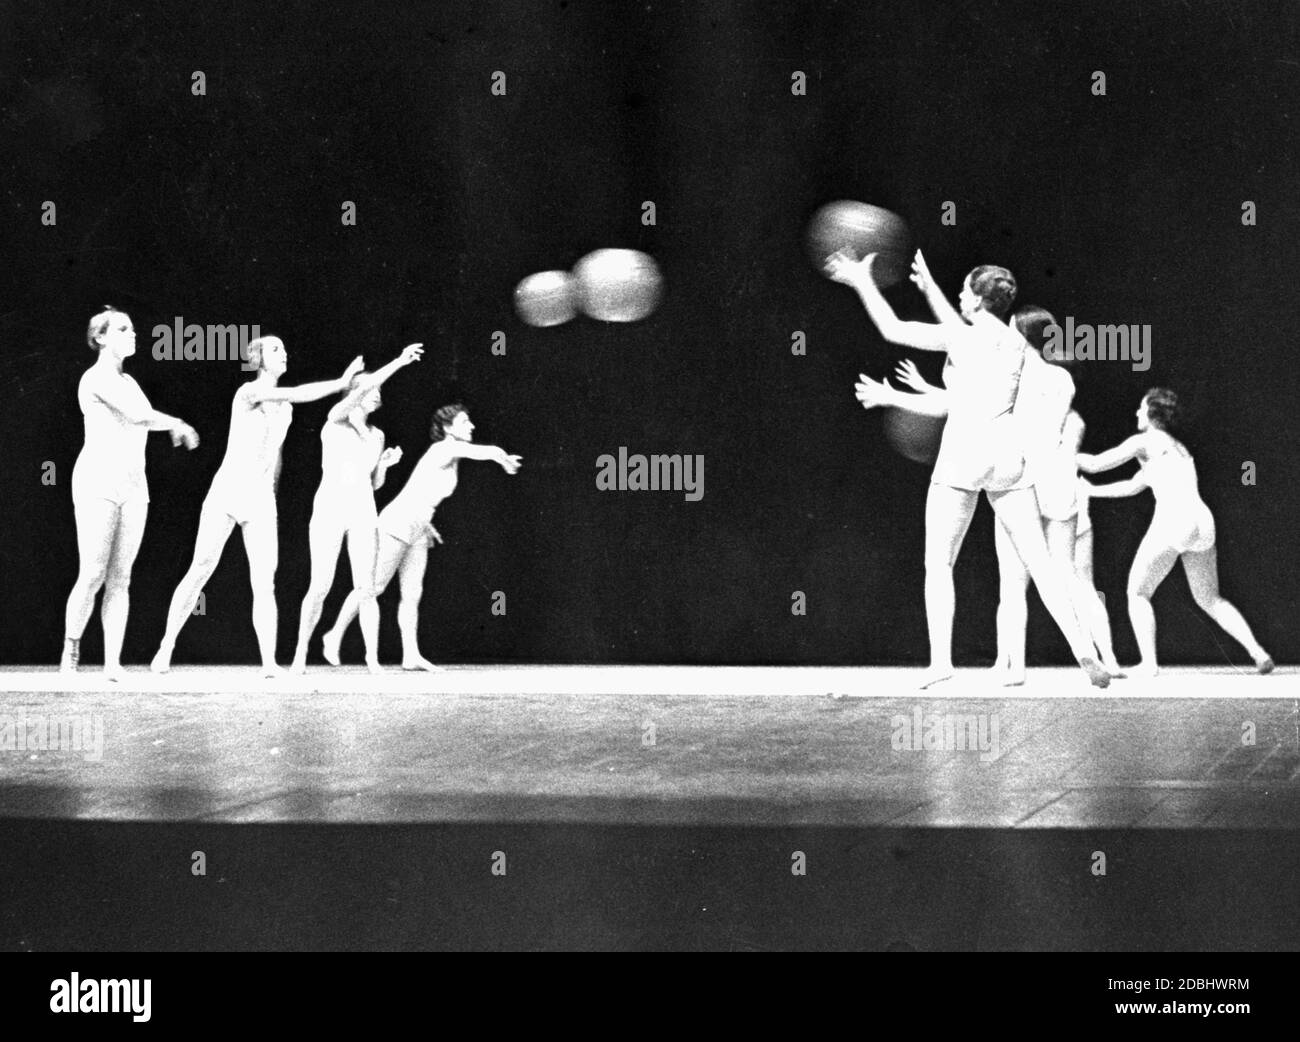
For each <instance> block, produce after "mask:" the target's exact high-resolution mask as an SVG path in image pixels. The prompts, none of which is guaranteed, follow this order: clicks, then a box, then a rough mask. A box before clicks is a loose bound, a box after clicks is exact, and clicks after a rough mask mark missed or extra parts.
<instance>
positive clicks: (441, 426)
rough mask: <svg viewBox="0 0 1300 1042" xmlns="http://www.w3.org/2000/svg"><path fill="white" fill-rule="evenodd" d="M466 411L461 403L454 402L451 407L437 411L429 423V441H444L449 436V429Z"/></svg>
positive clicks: (446, 406)
mask: <svg viewBox="0 0 1300 1042" xmlns="http://www.w3.org/2000/svg"><path fill="white" fill-rule="evenodd" d="M464 411H465V406H463V405H461V404H460V402H453V403H452V404H451V405H444V406H442V408H440V409H435V410H434V412H433V419H432V420H431V421H430V423H429V440H430V441H442V439H443V438H445V437H446V436H447V428H448V427H450V426H451V425H452V423H454V422H455V420H456V417H457V416H459V415H460V414H461V413H463V412H464Z"/></svg>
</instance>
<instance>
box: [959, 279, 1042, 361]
mask: <svg viewBox="0 0 1300 1042" xmlns="http://www.w3.org/2000/svg"><path fill="white" fill-rule="evenodd" d="M972 288H973V287H972ZM1011 321H1012V323H1013V324H1014V325H1015V327H1016V331H1017V332H1018V333H1019V334H1020V335H1021V336H1022V337H1024V338H1025V339H1026V340H1027V341H1029V346H1030V347H1032V348H1034V349H1035V350H1036V351H1042V349H1043V345H1044V344H1045V343H1047V329H1048V327H1049V326H1054V325H1056V319H1055V318H1054V317H1053V316H1052V313H1051V312H1050V311H1048V310H1047V309H1046V308H1040V307H1039V306H1038V305H1037V304H1025V305H1024V306H1023V307H1019V308H1016V313H1015V314H1014V315H1012V316H1011Z"/></svg>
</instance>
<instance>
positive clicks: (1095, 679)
mask: <svg viewBox="0 0 1300 1042" xmlns="http://www.w3.org/2000/svg"><path fill="white" fill-rule="evenodd" d="M1079 665H1081V666H1082V667H1083V671H1084V672H1085V673H1087V674H1088V683H1090V684H1091V685H1092V686H1093V687H1099V688H1101V689H1102V690H1103V691H1105V690H1106V688H1108V687H1110V674H1109V673H1107V672H1106V670H1105V669H1103V668H1102V665H1101V663H1100V662H1098V661H1097V660H1096V659H1095V658H1093V657H1092V656H1091V655H1085V656H1084V657H1083V658H1081V659H1079Z"/></svg>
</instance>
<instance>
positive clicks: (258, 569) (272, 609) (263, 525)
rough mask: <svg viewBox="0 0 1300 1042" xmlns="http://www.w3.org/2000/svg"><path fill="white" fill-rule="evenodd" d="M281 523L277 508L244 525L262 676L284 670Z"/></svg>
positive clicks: (245, 550)
mask: <svg viewBox="0 0 1300 1042" xmlns="http://www.w3.org/2000/svg"><path fill="white" fill-rule="evenodd" d="M279 529H280V526H279V519H278V518H277V516H276V514H275V512H274V511H264V512H261V513H259V514H258V515H256V516H255V517H252V518H250V519H249V520H248V521H246V522H245V523H244V525H243V531H244V552H245V553H246V554H247V555H248V581H249V584H250V585H251V586H252V588H253V632H255V633H256V634H257V650H258V653H259V654H260V655H261V656H262V676H264V677H276V676H279V675H280V674H281V673H283V672H284V670H282V669H281V668H280V667H279V666H278V665H276V662H275V638H276V633H277V630H278V628H279V621H280V615H279V610H278V609H277V607H276V603H275V570H276V568H277V567H279V564H280V530H279Z"/></svg>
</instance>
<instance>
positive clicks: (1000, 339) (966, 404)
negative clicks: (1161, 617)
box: [827, 253, 1110, 688]
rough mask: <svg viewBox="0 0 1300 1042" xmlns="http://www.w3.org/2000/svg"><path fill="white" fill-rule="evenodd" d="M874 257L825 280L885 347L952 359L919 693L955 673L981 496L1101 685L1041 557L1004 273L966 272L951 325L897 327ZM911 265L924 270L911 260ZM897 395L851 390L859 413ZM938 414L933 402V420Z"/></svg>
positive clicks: (1070, 608) (930, 536)
mask: <svg viewBox="0 0 1300 1042" xmlns="http://www.w3.org/2000/svg"><path fill="white" fill-rule="evenodd" d="M874 260H875V254H873V253H869V254H867V255H866V256H865V257H863V258H862V260H861V261H854V260H853V259H852V258H851V257H849V256H847V255H846V254H842V253H841V254H835V255H834V256H832V257H831V258H830V259H829V260H828V262H827V273H828V274H829V275H830V276H831V277H832V278H833V279H835V280H836V281H839V282H843V283H845V284H846V285H849V286H852V287H853V288H854V289H856V290H857V292H858V296H859V297H860V298H861V300H862V303H863V305H864V306H865V307H866V309H867V314H868V315H869V316H870V317H871V319H872V321H873V322H874V323H875V325H876V327H877V328H878V329H879V330H880V333H881V335H882V336H883V337H884V338H885V339H886V340H889V341H890V342H892V343H895V344H899V345H901V346H904V347H912V348H917V349H920V350H926V351H946V352H947V353H948V356H949V359H950V360H951V362H952V365H951V367H950V368H949V371H948V376H947V381H948V394H947V414H948V421H947V423H946V424H945V426H944V432H943V438H942V441H941V443H940V447H939V455H938V458H937V460H936V461H935V466H934V472H933V474H932V475H931V478H930V491H929V495H928V497H927V499H926V516H925V543H926V548H925V605H926V622H927V628H928V631H929V638H930V668H929V669H928V670H927V671H926V673H925V674H924V675H923V676H922V678H921V686H922V687H929V686H930V685H931V684H934V683H938V682H940V681H943V680H947V679H948V678H949V677H951V676H952V675H953V672H954V671H953V664H952V620H953V612H954V607H955V604H954V600H955V595H954V590H953V566H954V565H955V563H956V560H957V555H958V552H959V551H960V549H961V545H962V541H963V539H964V538H965V536H966V531H967V529H968V528H969V527H970V521H971V517H972V515H973V514H974V512H975V506H976V503H977V502H978V499H979V494H980V492H981V491H982V492H984V493H985V495H987V496H988V499H989V503H990V504H991V505H992V507H993V510H994V513H995V514H996V515H997V517H998V520H999V521H1000V522H1001V523H1002V524H1003V525H1005V526H1006V529H1007V533H1008V535H1009V536H1010V538H1011V542H1012V545H1013V546H1014V548H1015V550H1016V552H1017V554H1018V555H1019V556H1020V559H1021V560H1022V561H1024V562H1025V565H1026V567H1027V568H1028V569H1029V573H1030V575H1031V576H1032V577H1033V580H1034V583H1035V585H1036V586H1037V587H1038V590H1039V594H1040V596H1041V597H1042V600H1043V603H1044V604H1045V605H1046V607H1047V610H1048V611H1049V612H1050V613H1051V615H1052V618H1053V619H1054V620H1055V622H1056V624H1057V626H1058V627H1060V629H1061V632H1062V633H1063V634H1064V635H1065V638H1066V640H1067V641H1068V642H1069V645H1070V649H1071V651H1072V652H1073V653H1074V656H1075V658H1076V660H1077V661H1078V663H1079V665H1080V666H1081V667H1082V668H1083V669H1084V671H1085V672H1086V673H1087V674H1088V679H1089V681H1090V682H1091V683H1092V684H1093V685H1094V686H1096V687H1101V688H1104V687H1106V686H1107V685H1108V684H1109V683H1110V674H1109V673H1108V672H1107V671H1106V670H1105V669H1104V668H1103V667H1102V665H1101V663H1100V662H1099V661H1098V653H1097V651H1096V649H1095V648H1094V647H1093V644H1092V641H1091V640H1089V639H1088V637H1087V636H1086V634H1085V633H1084V630H1083V628H1082V627H1081V626H1080V623H1079V619H1078V617H1077V615H1076V611H1075V607H1074V605H1073V603H1072V601H1071V580H1070V575H1069V573H1068V571H1067V570H1066V569H1065V568H1064V567H1062V566H1061V564H1060V563H1059V562H1058V561H1056V560H1054V559H1053V558H1052V557H1051V555H1050V554H1049V553H1048V549H1047V543H1046V541H1045V539H1044V538H1043V529H1042V522H1041V517H1040V514H1039V512H1038V503H1037V501H1036V499H1035V496H1034V491H1033V486H1032V484H1031V481H1030V478H1029V477H1028V476H1027V475H1026V473H1025V470H1026V468H1025V460H1024V453H1023V443H1022V439H1021V436H1020V434H1019V428H1018V424H1017V421H1016V420H1015V418H1014V417H1013V416H1012V409H1013V406H1014V404H1015V400H1016V391H1017V389H1018V387H1019V384H1020V374H1021V370H1022V369H1023V367H1024V364H1025V352H1026V349H1027V345H1026V344H1025V341H1024V338H1023V337H1022V336H1021V335H1020V334H1019V333H1018V332H1017V331H1016V330H1014V329H1012V328H1010V327H1009V326H1008V325H1007V323H1006V315H1007V313H1008V311H1010V308H1011V304H1012V302H1013V301H1014V299H1015V293H1016V282H1015V279H1014V278H1013V277H1012V275H1011V273H1010V272H1009V271H1007V270H1006V269H1005V268H1000V267H996V266H993V265H983V266H981V267H978V268H975V269H974V270H973V271H972V272H971V273H970V274H969V275H968V276H967V277H966V280H965V282H964V283H963V285H962V290H961V296H960V298H959V302H960V312H959V314H957V316H956V317H955V318H949V319H948V320H946V321H940V322H938V323H928V322H904V321H902V320H900V319H899V318H898V317H897V315H895V314H894V309H893V308H892V307H890V305H889V303H888V302H887V301H886V300H885V298H884V296H883V294H881V292H880V289H879V287H877V285H876V283H875V279H874V277H873V276H872V270H871V266H872V263H873V261H874ZM918 262H919V264H920V265H921V267H922V270H924V260H923V259H922V258H920V256H919V254H918ZM927 274H928V273H927ZM906 397H910V396H908V395H905V394H903V393H902V392H900V391H896V390H895V389H893V388H890V387H888V386H887V385H881V384H879V383H877V382H876V381H872V380H869V379H868V378H867V377H866V376H862V377H861V382H860V383H859V384H858V398H859V400H860V401H861V402H862V404H863V405H864V406H866V407H867V408H871V407H872V406H875V405H895V404H900V403H899V402H898V401H897V399H899V398H906ZM940 408H941V406H939V405H936V414H939V413H938V410H939V409H940ZM1084 611H1086V608H1085V609H1084ZM1080 614H1083V612H1080Z"/></svg>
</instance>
